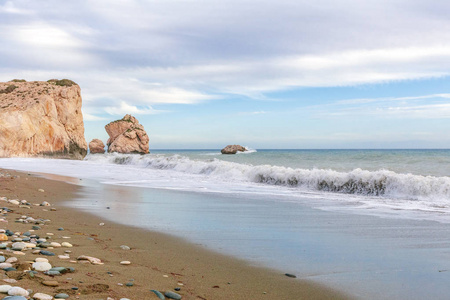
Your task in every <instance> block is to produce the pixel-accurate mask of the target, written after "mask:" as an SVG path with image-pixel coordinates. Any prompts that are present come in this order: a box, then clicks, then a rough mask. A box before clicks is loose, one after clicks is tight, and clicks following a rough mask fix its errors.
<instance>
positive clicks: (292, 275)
mask: <svg viewBox="0 0 450 300" xmlns="http://www.w3.org/2000/svg"><path fill="white" fill-rule="evenodd" d="M284 275H286V276H287V277H291V278H297V276H295V275H294V274H289V273H286V274H284Z"/></svg>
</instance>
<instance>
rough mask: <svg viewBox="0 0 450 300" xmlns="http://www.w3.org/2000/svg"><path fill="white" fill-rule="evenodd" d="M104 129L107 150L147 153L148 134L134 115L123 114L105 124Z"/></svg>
mask: <svg viewBox="0 0 450 300" xmlns="http://www.w3.org/2000/svg"><path fill="white" fill-rule="evenodd" d="M105 130H106V132H107V133H108V135H109V139H108V141H107V143H106V144H107V145H108V152H119V153H140V154H146V153H149V145H148V143H149V138H148V135H147V133H146V132H145V130H144V126H142V125H141V124H139V122H138V120H137V119H136V118H135V117H133V116H131V115H125V116H124V117H123V118H122V119H121V120H117V121H114V122H111V123H109V124H107V125H106V126H105Z"/></svg>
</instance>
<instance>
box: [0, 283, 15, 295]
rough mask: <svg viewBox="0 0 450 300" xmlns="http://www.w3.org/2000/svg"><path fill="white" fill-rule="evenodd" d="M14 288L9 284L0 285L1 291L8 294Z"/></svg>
mask: <svg viewBox="0 0 450 300" xmlns="http://www.w3.org/2000/svg"><path fill="white" fill-rule="evenodd" d="M11 288H12V286H10V285H8V284H2V285H0V293H3V294H8V291H9V290H10V289H11Z"/></svg>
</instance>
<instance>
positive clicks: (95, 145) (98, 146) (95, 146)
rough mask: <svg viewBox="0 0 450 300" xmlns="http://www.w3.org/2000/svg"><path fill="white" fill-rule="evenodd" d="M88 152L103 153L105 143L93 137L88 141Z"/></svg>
mask: <svg viewBox="0 0 450 300" xmlns="http://www.w3.org/2000/svg"><path fill="white" fill-rule="evenodd" d="M89 152H90V153H91V154H96V153H101V154H103V153H105V144H103V142H102V141H101V140H99V139H93V140H92V141H91V142H90V143H89Z"/></svg>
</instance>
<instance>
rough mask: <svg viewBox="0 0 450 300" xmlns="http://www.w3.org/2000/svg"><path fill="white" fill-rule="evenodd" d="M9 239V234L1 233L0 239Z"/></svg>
mask: <svg viewBox="0 0 450 300" xmlns="http://www.w3.org/2000/svg"><path fill="white" fill-rule="evenodd" d="M7 240H8V236H7V235H6V234H4V233H1V234H0V241H7Z"/></svg>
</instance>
